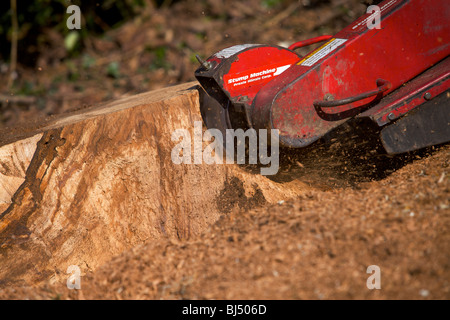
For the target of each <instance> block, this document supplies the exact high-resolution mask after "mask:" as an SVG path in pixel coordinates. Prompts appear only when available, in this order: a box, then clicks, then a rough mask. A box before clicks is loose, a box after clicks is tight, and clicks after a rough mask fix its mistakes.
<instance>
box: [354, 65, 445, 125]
mask: <svg viewBox="0 0 450 320" xmlns="http://www.w3.org/2000/svg"><path fill="white" fill-rule="evenodd" d="M449 89H450V57H447V58H446V59H444V60H443V61H441V62H440V63H438V64H436V65H435V66H433V67H432V68H430V69H428V70H427V71H425V72H424V73H422V74H420V75H419V76H418V77H416V78H414V79H413V80H411V81H410V82H408V83H407V84H406V85H404V86H402V87H400V88H399V89H397V90H396V91H395V92H393V93H391V94H390V95H388V96H387V97H386V98H384V99H383V100H381V101H380V103H379V104H377V105H376V106H375V107H374V108H372V109H369V110H367V111H366V112H363V113H361V114H359V115H358V117H359V118H363V117H369V118H371V119H372V120H373V121H375V122H376V123H377V124H378V125H379V126H380V127H381V126H384V125H386V124H389V123H390V122H392V121H394V120H396V119H398V118H400V117H401V116H403V115H405V114H406V113H408V112H409V111H411V110H413V109H414V108H416V107H418V106H420V105H421V104H423V103H425V102H426V101H429V100H431V99H433V98H434V97H436V96H438V95H439V94H440V93H442V92H444V91H447V90H449Z"/></svg>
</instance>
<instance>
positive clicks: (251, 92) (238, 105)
mask: <svg viewBox="0 0 450 320" xmlns="http://www.w3.org/2000/svg"><path fill="white" fill-rule="evenodd" d="M378 9H379V10H378V11H373V12H368V13H366V14H364V15H363V16H361V17H360V18H358V19H357V20H356V21H354V22H353V23H352V24H350V25H349V26H348V27H346V28H344V29H343V30H341V31H340V32H338V33H336V34H335V35H325V36H320V37H317V38H313V39H309V40H306V41H300V42H297V43H294V44H292V45H291V46H289V48H285V47H281V46H276V45H261V44H242V45H235V46H232V47H229V48H226V49H223V50H221V51H219V52H217V53H215V54H214V55H212V56H211V57H209V58H208V59H206V60H205V61H204V60H202V59H201V58H200V57H198V59H199V61H200V63H201V66H200V67H199V68H198V69H197V70H196V71H195V76H196V78H197V80H198V81H199V83H200V84H201V86H202V87H203V89H204V90H205V91H206V92H207V95H205V98H204V100H203V102H201V109H202V110H201V111H202V114H203V115H204V120H205V122H206V125H207V126H208V127H215V128H218V129H220V130H222V131H224V130H226V129H238V128H242V129H243V130H246V129H248V128H254V129H256V130H258V129H278V130H279V131H278V132H279V143H280V146H284V147H290V148H303V147H306V146H308V145H310V144H312V143H313V142H315V141H317V140H318V139H320V138H321V137H324V136H325V135H326V134H327V133H328V132H330V131H331V130H333V129H335V128H338V127H339V126H341V125H342V124H343V123H345V122H347V121H349V120H350V119H356V118H368V119H371V120H372V121H373V122H375V124H376V125H375V124H374V125H375V126H379V127H380V128H379V134H380V139H381V142H382V144H383V146H384V148H385V150H386V151H387V153H388V154H398V153H404V152H408V151H412V150H417V149H420V148H424V147H427V146H432V145H437V144H442V143H446V142H448V141H450V106H449V104H450V103H449V102H450V90H449V87H450V58H449V53H450V5H449V2H448V1H446V0H385V1H382V2H380V3H378ZM376 14H378V18H379V20H378V23H377V21H376V20H375V19H376V18H377V17H376V16H375V15H376ZM318 42H324V44H323V45H321V46H320V47H318V48H317V49H315V50H313V51H312V52H310V53H309V54H307V55H305V56H300V55H299V54H298V53H297V52H295V50H296V49H298V48H300V47H304V46H308V45H311V44H313V43H318ZM212 99H213V100H212ZM211 101H214V103H215V104H212V103H211Z"/></svg>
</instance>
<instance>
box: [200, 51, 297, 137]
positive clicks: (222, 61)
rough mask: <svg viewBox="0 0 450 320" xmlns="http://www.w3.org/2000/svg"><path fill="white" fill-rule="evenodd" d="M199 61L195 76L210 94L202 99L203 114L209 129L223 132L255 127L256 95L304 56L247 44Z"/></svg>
mask: <svg viewBox="0 0 450 320" xmlns="http://www.w3.org/2000/svg"><path fill="white" fill-rule="evenodd" d="M197 59H198V60H199V61H200V63H201V66H200V68H198V69H197V70H196V72H195V77H196V78H197V79H198V81H199V82H200V84H201V85H202V87H203V88H204V90H205V91H206V92H207V95H204V94H203V95H202V97H201V98H202V100H203V102H202V103H201V107H202V110H201V111H202V114H203V115H204V118H205V121H206V122H209V123H207V126H208V127H214V128H218V129H220V130H222V131H223V130H225V129H238V128H242V129H246V128H251V127H252V126H253V125H252V120H251V106H252V102H253V99H254V98H255V96H256V94H257V93H258V92H259V91H260V90H261V88H262V87H264V85H265V84H267V83H268V82H270V81H271V80H273V79H274V78H276V77H278V76H279V75H281V74H282V73H283V72H284V71H285V70H286V69H288V68H289V67H290V66H291V65H292V64H294V63H296V62H298V61H299V60H300V56H299V55H297V54H296V53H295V52H294V51H291V50H289V49H286V48H283V47H279V46H267V45H258V44H245V45H236V46H233V47H229V48H226V49H224V50H222V51H219V52H217V53H216V54H214V55H213V56H211V57H209V58H208V59H207V60H206V61H202V60H201V59H200V58H199V57H198V56H197ZM208 95H209V96H208ZM211 97H212V98H213V99H211ZM205 100H207V102H206V101H205Z"/></svg>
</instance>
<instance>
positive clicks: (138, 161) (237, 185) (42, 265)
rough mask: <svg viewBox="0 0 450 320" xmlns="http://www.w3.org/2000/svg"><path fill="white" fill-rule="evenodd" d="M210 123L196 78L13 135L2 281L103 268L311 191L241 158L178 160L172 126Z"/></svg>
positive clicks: (0, 229) (7, 160)
mask: <svg viewBox="0 0 450 320" xmlns="http://www.w3.org/2000/svg"><path fill="white" fill-rule="evenodd" d="M201 120H202V119H201V115H200V112H199V92H198V87H197V83H196V82H192V83H188V84H184V85H179V86H174V87H169V88H165V89H161V90H157V91H153V92H148V93H143V94H139V95H136V96H131V97H125V98H123V99H120V100H118V101H114V102H112V103H107V104H103V105H100V106H97V107H93V108H89V109H84V110H80V111H78V112H76V113H72V114H66V115H63V116H59V117H57V118H55V119H53V120H51V121H50V122H48V123H45V124H44V125H41V126H38V127H37V128H36V129H30V128H28V129H27V130H25V131H24V132H25V134H21V135H18V134H16V135H13V134H12V133H11V134H9V135H8V134H6V136H3V137H2V138H1V140H0V212H2V213H0V286H2V285H3V286H4V285H7V284H11V283H24V284H31V285H33V284H36V283H38V282H40V281H43V280H50V281H58V280H60V279H62V278H64V279H65V278H66V270H67V268H68V267H69V266H70V265H77V266H80V268H81V269H82V272H87V271H93V270H95V269H96V268H97V267H98V266H99V265H101V264H102V263H104V262H106V261H108V260H109V259H110V258H111V257H112V256H114V255H117V254H119V253H121V252H123V251H124V250H126V249H129V248H131V247H134V246H135V245H137V244H142V243H148V242H151V241H152V240H154V239H159V238H169V239H188V238H189V237H191V236H193V235H198V234H199V233H201V232H202V231H203V230H205V228H207V227H208V226H210V225H211V224H212V223H213V222H215V221H216V220H217V219H218V218H219V217H220V215H221V214H223V213H226V212H229V211H230V210H232V209H233V208H234V207H236V208H241V209H242V208H245V207H254V206H257V205H259V204H263V203H267V202H268V203H275V202H277V201H280V200H283V199H288V198H292V197H295V196H297V195H299V194H301V193H302V192H304V191H306V189H307V186H305V184H303V183H301V182H299V181H298V180H294V181H291V182H287V183H277V182H274V181H272V180H270V179H269V178H267V177H264V176H262V175H260V174H259V172H258V173H251V172H250V171H249V170H245V168H242V167H240V166H238V165H218V164H217V165H208V164H179V165H178V164H174V163H173V161H172V159H171V151H172V148H173V147H174V146H175V145H176V144H177V141H175V142H174V141H172V139H171V135H172V133H173V132H174V131H175V130H176V129H188V130H189V131H190V132H192V131H193V128H194V122H195V121H201ZM203 130H206V128H203Z"/></svg>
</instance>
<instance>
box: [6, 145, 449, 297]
mask: <svg viewBox="0 0 450 320" xmlns="http://www.w3.org/2000/svg"><path fill="white" fill-rule="evenodd" d="M449 155H450V147H449V146H446V147H442V148H440V149H438V150H435V151H433V152H432V155H430V156H426V157H424V158H420V157H418V158H417V159H415V160H413V161H412V163H410V164H408V165H406V166H404V167H402V168H401V169H399V170H398V171H396V172H394V173H393V174H391V175H389V176H388V177H387V178H383V179H381V180H379V181H371V182H361V183H358V184H357V185H355V186H353V187H343V188H339V187H336V188H331V189H329V190H319V189H316V190H311V191H310V192H308V193H306V194H305V195H302V196H300V197H298V198H297V199H293V200H291V201H286V202H283V201H280V202H279V203H278V204H275V205H266V206H264V207H260V208H256V209H252V210H248V211H246V210H233V211H231V212H230V213H228V214H224V215H223V216H222V218H221V219H220V220H219V221H217V222H216V223H215V224H213V225H212V226H211V227H210V228H208V229H207V230H205V232H204V233H203V234H202V235H200V236H198V237H196V238H195V239H190V240H188V241H182V242H178V241H173V240H164V239H161V240H158V241H153V242H152V243H148V244H145V245H141V246H137V247H135V248H133V249H132V250H130V251H128V252H125V253H123V254H121V255H120V256H117V257H115V258H113V259H112V260H111V261H110V262H108V263H106V264H104V265H103V266H102V267H100V268H99V269H98V270H97V271H95V272H94V273H93V274H88V275H85V276H83V278H82V290H79V291H76V290H72V291H70V290H68V289H67V288H66V287H65V284H64V285H59V286H52V285H45V286H43V287H41V288H34V289H33V288H27V287H22V288H8V289H5V290H2V291H0V297H1V298H2V299H5V298H9V299H11V298H13V299H14V298H19V299H22V298H29V299H80V298H81V299H385V298H386V299H449V298H450V280H449V279H450V271H449V270H450V268H449V263H450V254H449V252H450V233H449V231H450V209H449V208H450V199H449V192H450V179H449V171H448V170H449V164H450V163H449V162H450V161H449V159H450V157H449ZM370 265H378V266H379V267H380V270H381V288H382V289H381V290H369V289H367V287H366V280H367V278H368V277H369V274H367V273H366V270H367V267H368V266H370Z"/></svg>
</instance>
